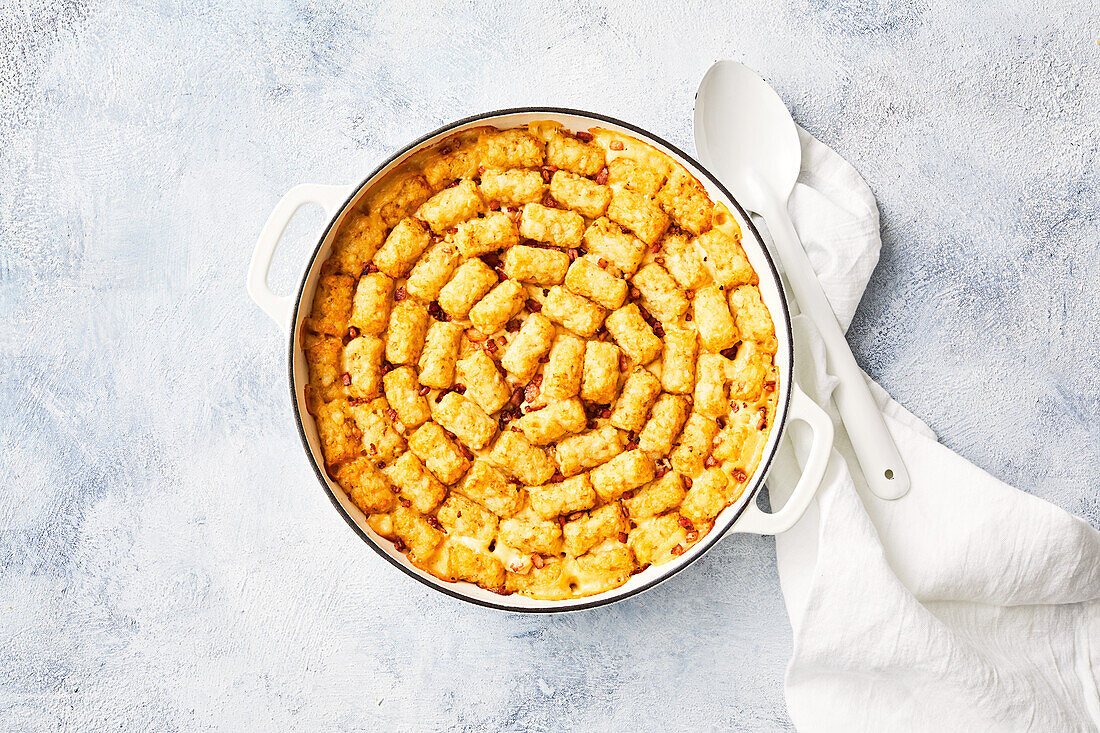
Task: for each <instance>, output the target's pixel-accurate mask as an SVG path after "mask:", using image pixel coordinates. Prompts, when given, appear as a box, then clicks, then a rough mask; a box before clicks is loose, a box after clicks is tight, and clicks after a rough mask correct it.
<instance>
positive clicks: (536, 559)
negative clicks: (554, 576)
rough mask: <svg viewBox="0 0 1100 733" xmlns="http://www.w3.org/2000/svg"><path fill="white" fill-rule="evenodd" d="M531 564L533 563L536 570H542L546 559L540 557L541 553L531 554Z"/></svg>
mask: <svg viewBox="0 0 1100 733" xmlns="http://www.w3.org/2000/svg"><path fill="white" fill-rule="evenodd" d="M531 564H532V565H534V566H535V568H537V569H538V570H542V569H543V568H544V567H546V560H544V559H543V558H542V555H532V556H531Z"/></svg>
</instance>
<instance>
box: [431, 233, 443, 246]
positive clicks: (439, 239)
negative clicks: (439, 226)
mask: <svg viewBox="0 0 1100 733" xmlns="http://www.w3.org/2000/svg"><path fill="white" fill-rule="evenodd" d="M442 241H443V235H442V234H433V235H432V244H439V243H440V242H442Z"/></svg>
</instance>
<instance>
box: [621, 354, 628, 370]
mask: <svg viewBox="0 0 1100 733" xmlns="http://www.w3.org/2000/svg"><path fill="white" fill-rule="evenodd" d="M628 366H630V357H628V356H627V355H626V354H619V371H620V372H625V371H626V368H627V367H628Z"/></svg>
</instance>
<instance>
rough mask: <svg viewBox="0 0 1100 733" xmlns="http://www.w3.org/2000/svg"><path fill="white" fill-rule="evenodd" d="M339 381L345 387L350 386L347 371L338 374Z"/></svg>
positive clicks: (349, 376)
mask: <svg viewBox="0 0 1100 733" xmlns="http://www.w3.org/2000/svg"><path fill="white" fill-rule="evenodd" d="M340 381H341V382H343V383H344V386H345V387H350V386H351V375H350V374H348V373H347V372H344V373H343V374H341V375H340Z"/></svg>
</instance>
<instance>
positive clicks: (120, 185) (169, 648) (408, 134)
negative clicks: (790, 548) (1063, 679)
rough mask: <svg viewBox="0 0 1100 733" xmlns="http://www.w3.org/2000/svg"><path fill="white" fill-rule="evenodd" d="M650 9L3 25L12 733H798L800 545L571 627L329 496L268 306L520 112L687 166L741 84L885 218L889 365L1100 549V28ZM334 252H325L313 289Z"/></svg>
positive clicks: (940, 6) (2, 278) (1058, 7)
mask: <svg viewBox="0 0 1100 733" xmlns="http://www.w3.org/2000/svg"><path fill="white" fill-rule="evenodd" d="M422 5H424V6H430V5H432V4H422ZM619 5H620V4H618V3H607V4H602V3H577V2H573V3H567V4H564V5H560V6H557V5H556V4H555V3H532V4H529V5H527V6H526V7H517V4H516V3H511V2H507V3H506V2H494V3H480V4H478V5H477V7H476V8H470V7H466V8H462V9H457V8H456V9H442V8H434V9H417V7H416V6H414V5H410V6H407V7H402V6H398V5H387V6H385V7H381V8H377V7H376V8H353V7H350V6H347V5H345V4H333V3H328V4H311V5H302V4H296V3H280V4H278V5H275V4H270V3H254V4H253V5H252V7H248V8H239V9H236V10H225V9H221V8H219V7H218V4H215V3H204V2H189V1H187V0H184V1H182V2H160V3H148V4H144V5H142V6H141V7H135V6H126V5H122V4H116V3H103V4H101V3H82V2H68V3H53V2H41V3H32V4H27V5H19V6H14V7H13V6H11V5H5V6H4V7H3V9H2V10H0V176H2V180H3V181H4V184H3V187H2V190H0V318H2V323H3V330H2V331H0V364H2V367H3V368H2V369H0V468H2V471H3V475H4V477H5V478H6V486H5V489H4V491H3V492H2V494H0V496H2V497H3V498H2V499H0V659H3V663H2V664H0V718H2V719H3V720H4V721H5V725H4V727H10V728H14V729H35V728H41V729H50V728H55V727H74V728H76V727H87V728H97V729H102V728H109V727H110V728H116V727H117V728H130V729H146V728H156V729H173V728H186V729H196V728H209V727H220V728H226V729H232V730H247V729H258V728H260V727H261V726H262V727H263V728H264V729H267V730H281V729H298V730H310V731H315V730H353V729H363V730H419V729H431V728H444V727H447V726H448V725H453V726H454V727H455V728H464V729H467V730H496V729H507V730H557V729H563V728H577V729H587V730H596V729H604V730H676V729H688V728H692V729H729V728H733V727H737V728H740V729H744V730H774V729H784V728H787V727H789V721H788V719H787V716H786V712H785V710H784V704H783V693H782V681H783V669H784V665H785V663H786V660H787V657H788V655H789V652H790V648H789V644H790V641H789V633H790V632H789V628H788V624H787V621H786V617H785V612H784V609H783V606H782V602H781V600H780V596H779V588H778V583H777V579H776V575H775V567H774V558H773V543H772V541H770V540H768V539H761V538H754V537H740V536H738V537H731V538H729V539H727V540H726V541H725V542H723V543H722V544H721V545H720V546H719V547H717V548H716V549H715V550H714V551H712V552H711V553H709V554H708V555H707V556H706V557H705V558H704V559H703V560H701V561H700V562H699V563H697V564H696V565H695V566H694V567H693V568H692V569H691V570H690V571H687V572H684V573H682V574H681V575H679V576H677V577H676V578H675V579H673V580H672V581H670V582H669V583H667V584H665V585H663V586H660V587H659V588H657V589H656V590H654V591H652V592H650V593H647V594H644V595H643V596H641V597H638V598H635V599H632V600H629V601H626V602H624V603H622V604H619V605H617V606H614V607H611V608H606V609H602V610H596V611H592V612H586V613H579V614H575V615H569V616H565V617H560V618H544V617H539V618H526V617H521V616H510V615H504V614H500V613H496V612H490V611H485V610H480V609H476V608H472V607H467V606H464V605H460V604H459V603H457V602H455V601H451V600H449V599H446V598H443V597H440V596H439V595H438V594H434V593H432V592H430V591H429V590H427V589H426V588H424V587H422V586H420V585H418V584H415V583H414V582H413V581H411V580H408V579H406V578H405V577H404V576H401V575H399V574H397V573H396V572H394V571H393V570H392V569H391V568H390V567H388V566H387V565H385V564H384V563H383V562H382V561H381V560H380V559H379V558H378V557H377V556H375V555H374V554H373V553H372V552H371V551H370V550H369V549H367V548H366V547H365V546H364V545H363V544H362V543H361V542H360V541H359V540H358V539H357V538H356V537H355V536H354V535H353V534H352V533H351V532H350V531H349V530H348V528H347V527H346V526H345V525H344V524H343V522H342V521H340V520H339V519H338V518H337V516H336V514H335V513H334V512H333V510H332V508H331V507H330V506H329V504H328V502H327V500H326V499H324V498H323V496H322V494H321V492H320V491H319V489H318V487H317V485H316V482H315V480H314V478H313V476H312V473H311V471H310V469H309V468H308V466H307V463H306V460H305V459H304V457H303V456H302V454H301V451H300V448H299V444H298V438H297V435H296V433H295V430H294V428H293V425H292V423H291V422H290V421H289V419H288V407H287V399H286V394H285V392H286V387H285V380H284V376H283V369H284V362H283V360H284V352H283V339H282V337H281V335H279V334H278V333H277V332H276V330H275V328H274V326H273V325H272V324H271V323H270V322H269V321H268V320H267V318H266V317H265V316H264V315H263V314H262V313H261V312H260V311H259V310H258V309H257V308H255V307H254V306H253V305H252V304H251V303H250V301H249V300H248V299H247V297H246V295H245V291H244V271H245V266H246V264H247V262H248V258H249V256H250V254H251V247H252V244H253V241H254V238H255V236H256V234H257V232H258V231H259V228H260V225H261V224H262V222H263V221H264V219H265V217H266V216H267V214H268V212H269V210H270V209H271V207H272V206H273V205H274V203H275V201H276V200H277V199H278V197H279V196H280V195H281V194H282V193H283V192H284V191H286V190H287V189H288V188H290V187H291V186H292V185H294V184H296V183H299V182H302V181H318V182H332V183H335V182H349V181H353V180H356V179H358V178H360V177H361V176H362V175H363V174H364V173H365V172H367V171H368V170H369V169H370V168H371V167H372V166H373V165H374V164H375V163H376V162H377V161H378V160H379V159H381V158H382V157H383V156H385V155H386V154H388V153H389V152H391V151H392V150H393V149H395V148H396V147H398V146H400V145H402V144H404V143H405V142H407V141H408V140H410V139H412V138H414V137H416V136H418V135H420V134H421V133H423V132H424V131H426V130H428V129H430V128H432V127H434V126H436V125H438V124H440V123H443V122H445V121H448V120H450V119H453V118H456V117H458V116H461V115H465V114H467V113H473V112H477V111H482V110H485V109H490V108H495V107H501V106H509V105H520V104H557V105H575V106H580V107H587V108H591V109H593V110H597V111H601V112H606V113H610V114H613V115H616V116H619V117H622V118H624V119H627V120H631V121H633V122H636V123H638V124H640V125H642V126H644V127H647V128H649V129H651V130H653V131H654V132H656V133H657V134H660V135H662V136H666V137H668V138H669V139H671V140H672V141H674V142H675V143H677V144H679V145H681V146H684V147H687V148H688V149H691V125H690V113H691V105H692V95H693V93H694V89H695V85H696V83H697V81H698V79H699V78H700V76H701V75H702V73H703V71H704V70H705V69H706V67H707V66H708V65H709V64H710V63H711V62H712V61H713V60H714V59H716V58H719V57H732V58H738V59H741V60H744V61H746V62H747V63H749V64H750V65H752V66H754V67H756V68H757V69H759V70H760V71H761V72H762V73H764V74H765V75H766V76H767V77H768V78H769V79H771V80H772V81H773V83H774V84H775V85H776V87H777V88H778V89H779V91H780V93H781V94H782V95H783V96H784V98H785V99H787V100H788V101H789V103H790V104H791V106H792V108H793V110H794V112H795V116H796V118H797V119H798V120H799V122H800V123H801V124H803V125H804V126H805V127H806V128H807V129H809V130H810V131H811V132H813V133H814V134H816V135H818V136H819V137H820V138H821V139H822V140H824V141H825V142H827V143H829V144H830V145H832V146H834V147H835V148H836V149H837V150H838V151H839V152H840V153H841V154H842V155H844V156H845V157H847V158H848V159H849V160H851V161H852V162H853V163H854V164H855V165H856V167H857V168H858V169H859V170H860V171H861V172H862V173H863V174H864V176H865V177H866V178H867V180H868V181H869V183H870V184H871V186H872V187H873V189H874V191H875V193H876V194H877V196H878V198H879V201H880V205H881V209H882V215H883V231H884V237H885V248H884V252H883V258H882V264H881V265H880V267H879V270H878V272H877V273H876V275H875V277H874V279H873V280H872V283H871V289H870V292H869V294H868V295H867V297H866V298H865V300H864V303H863V306H862V309H861V311H860V313H859V314H858V315H857V317H856V321H855V324H854V327H853V336H852V339H853V343H854V345H855V348H856V351H857V354H858V356H859V358H860V360H861V362H862V363H863V364H864V366H865V367H866V369H867V370H868V371H869V372H870V373H871V374H872V375H874V376H875V377H876V378H878V379H880V380H881V381H882V382H883V384H884V385H885V386H886V387H887V388H888V389H890V390H891V391H892V393H893V394H894V395H895V396H896V397H897V398H898V399H899V400H900V401H901V402H902V404H904V405H906V406H907V407H909V408H910V409H912V410H913V411H914V412H915V413H917V414H918V415H920V416H922V417H924V418H925V419H927V420H928V421H929V422H930V423H931V425H932V427H933V428H934V429H935V430H936V431H937V432H938V433H939V434H940V435H941V436H942V437H943V439H944V441H945V442H946V443H947V444H948V445H950V446H951V447H953V448H955V449H956V450H958V451H960V452H961V453H962V454H963V455H965V456H967V457H969V458H971V459H972V460H974V461H975V462H977V463H978V464H979V465H981V466H983V467H985V468H987V469H988V470H990V471H991V472H992V473H994V474H995V475H997V476H999V477H1001V478H1003V479H1005V480H1007V481H1009V482H1012V483H1014V484H1017V485H1019V486H1021V487H1023V488H1025V489H1026V490H1028V491H1031V492H1033V493H1035V494H1037V495H1039V496H1042V497H1045V498H1047V499H1050V500H1051V501H1053V502H1055V503H1057V504H1059V505H1061V506H1063V507H1065V508H1066V509H1068V510H1070V511H1072V512H1076V513H1078V514H1082V515H1084V516H1086V517H1087V518H1088V519H1089V520H1090V521H1091V522H1092V523H1093V524H1094V525H1095V524H1098V523H1100V500H1098V498H1097V496H1096V495H1095V494H1094V493H1092V492H1091V491H1089V490H1087V487H1094V486H1096V485H1097V479H1098V478H1100V427H1098V425H1100V422H1098V420H1097V416H1098V413H1100V391H1098V390H1100V388H1098V384H1100V378H1098V375H1100V348H1098V347H1097V345H1096V338H1097V335H1098V332H1100V305H1098V302H1097V297H1096V292H1097V289H1098V286H1100V273H1098V268H1100V264H1098V260H1100V258H1098V256H1097V255H1098V254H1100V252H1098V242H1100V219H1098V210H1100V209H1098V201H1097V198H1098V192H1100V185H1098V180H1097V179H1098V176H1097V132H1096V131H1097V129H1098V127H1100V115H1098V109H1100V98H1098V96H1100V84H1098V75H1100V72H1098V69H1100V63H1098V61H1100V46H1098V45H1097V43H1096V34H1097V29H1096V19H1097V18H1096V13H1095V6H1094V3H1090V2H1087V1H1085V0H1062V1H1060V2H1056V3H1046V4H1044V5H1047V6H1048V7H1044V8H1042V9H1041V10H1027V9H1024V8H1021V7H1020V3H1018V2H1015V0H1000V1H998V2H993V3H983V4H982V6H983V7H982V8H981V9H980V10H975V9H972V8H970V4H969V3H961V2H958V1H957V0H955V1H950V2H943V3H928V2H923V1H921V0H916V1H915V2H899V1H892V2H890V1H882V2H874V1H872V2H862V1H860V0H844V1H843V2H830V1H829V0H791V1H789V2H780V3H770V2H761V3H756V4H755V7H751V8H750V7H742V6H743V5H745V4H743V3H726V2H720V1H718V0H712V1H710V2H698V3H692V4H690V5H691V7H690V9H689V10H687V11H683V10H677V11H675V12H674V11H671V10H663V9H655V10H653V11H650V12H640V11H637V10H626V9H624V8H622V7H619ZM655 5H656V4H655ZM319 221H320V217H319V214H318V213H317V212H310V213H309V214H308V215H302V216H300V217H299V219H298V220H297V221H296V223H295V225H294V227H293V231H292V234H294V236H293V237H292V238H291V240H290V241H289V242H288V243H287V245H286V246H285V248H284V249H283V251H282V252H281V253H280V255H279V258H278V263H277V267H276V272H275V278H274V280H275V281H276V282H277V283H278V284H279V285H280V287H281V288H282V289H284V290H289V288H290V286H291V283H292V282H293V281H294V280H295V278H296V276H297V274H298V265H299V263H300V262H301V258H302V256H303V254H304V252H305V251H306V249H307V248H308V246H309V242H308V236H307V235H308V233H309V232H311V231H313V230H314V229H315V228H316V226H317V224H318V223H319Z"/></svg>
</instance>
